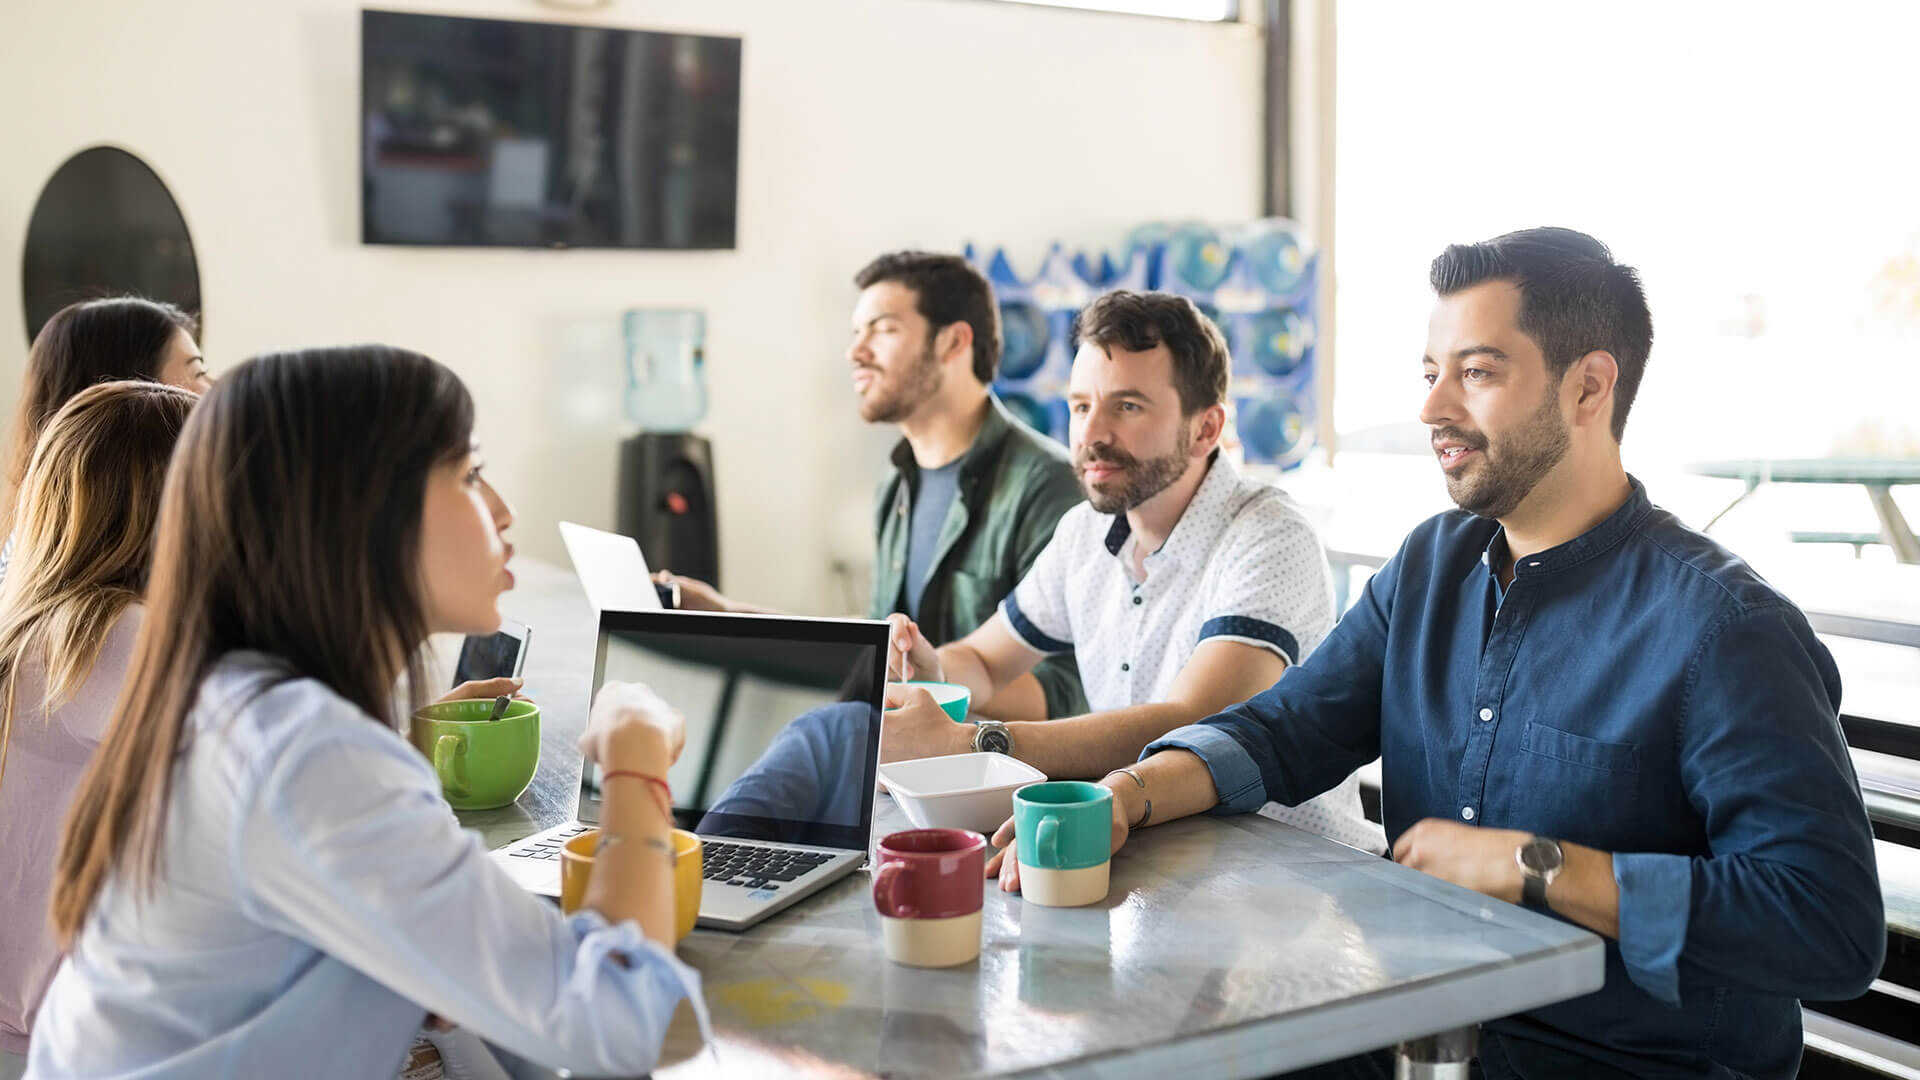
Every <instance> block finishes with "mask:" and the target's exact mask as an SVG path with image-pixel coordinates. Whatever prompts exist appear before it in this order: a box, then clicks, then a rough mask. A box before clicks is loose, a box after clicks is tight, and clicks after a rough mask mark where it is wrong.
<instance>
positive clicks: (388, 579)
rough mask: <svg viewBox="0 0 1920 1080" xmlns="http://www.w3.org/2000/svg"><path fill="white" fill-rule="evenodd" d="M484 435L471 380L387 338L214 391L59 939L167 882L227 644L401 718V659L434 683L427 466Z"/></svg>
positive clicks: (159, 544)
mask: <svg viewBox="0 0 1920 1080" xmlns="http://www.w3.org/2000/svg"><path fill="white" fill-rule="evenodd" d="M472 434H473V399H472V398H471V397H469V396H468V394H467V390H466V387H465V386H463V385H462V384H461V382H460V379H459V378H458V377H457V376H455V375H454V373H453V372H451V371H449V370H448V369H447V368H445V367H443V366H441V365H440V364H438V363H435V362H434V361H432V360H430V359H428V358H427V357H424V356H421V355H420V354H418V353H412V352H406V351H404V350H400V349H393V348H387V347H384V346H358V347H353V348H337V349H311V350H306V351H302V352H292V353H277V354H272V355H268V356H261V357H257V358H255V359H253V360H249V361H247V362H246V363H244V364H242V365H240V366H239V367H238V368H236V369H234V371H233V372H232V373H231V374H229V375H227V376H226V377H225V378H223V379H221V380H220V382H219V383H218V384H216V385H215V386H214V388H213V389H212V390H211V391H209V392H208V393H207V396H206V397H205V398H204V399H203V400H202V401H201V403H200V407H199V408H198V409H196V410H194V413H193V416H192V418H191V419H189V420H188V421H187V425H186V430H185V431H184V432H183V433H182V434H181V437H180V444H179V447H178V449H177V450H176V452H175V455H174V460H173V466H172V468H171V470H170V471H169V472H168V474H167V482H166V489H165V492H164V493H163V495H162V496H161V506H160V521H159V527H158V535H157V540H156V545H155V549H154V557H153V568H152V572H151V577H150V579H149V584H148V588H147V601H146V603H147V614H146V619H145V621H144V622H143V624H142V626H141V631H140V636H139V639H138V640H137V642H136V643H135V646H134V655H133V661H132V665H131V668H130V670H129V672H128V676H127V682H126V686H125V688H124V690H123V691H122V695H121V698H120V701H119V704H118V706H117V708H116V709H115V710H114V716H113V720H112V722H111V724H110V726H109V727H108V729H107V733H106V737H105V739H104V740H103V741H102V742H101V745H100V748H99V749H98V750H97V751H96V752H95V753H94V755H93V759H92V761H91V763H90V764H89V765H88V768H87V772H86V775H85V776H84V777H83V778H82V780H81V782H80V788H79V791H78V792H77V793H76V794H75V796H74V800H73V808H72V810H71V811H70V812H69V813H68V816H67V821H66V826H65V829H64V831H63V833H62V835H61V839H60V854H59V858H58V861H57V862H56V864H55V871H54V886H53V902H52V912H51V914H52V917H53V925H54V929H55V931H56V933H57V934H58V935H59V936H60V938H61V940H62V941H65V942H71V940H72V938H73V935H74V934H76V933H78V931H79V929H80V927H81V925H82V924H83V923H84V922H85V919H86V914H87V911H88V909H89V908H91V907H92V905H93V902H94V899H95V898H96V897H97V896H98V895H99V892H100V888H101V885H102V884H103V883H104V882H105V881H106V879H107V878H108V876H109V875H110V874H111V873H114V872H117V871H125V870H131V871H132V873H133V881H134V882H135V884H136V886H138V885H151V883H152V881H153V878H154V874H155V871H156V869H157V867H158V863H159V851H160V847H161V840H162V836H163V833H164V825H165V817H166V806H167V799H168V794H169V790H168V789H169V785H170V782H171V777H172V774H173V765H174V761H175V759H176V758H177V756H178V754H179V753H180V750H181V748H182V741H183V738H184V736H185V733H186V724H185V720H186V715H187V712H188V710H189V709H190V708H191V707H192V705H193V702H194V699H195V696H196V694H197V693H198V691H199V686H200V682H201V680H202V679H203V678H205V676H206V674H207V672H208V669H209V668H211V667H212V665H213V664H214V663H215V662H216V661H217V660H219V659H220V658H221V657H222V656H224V655H226V654H227V653H230V652H234V651H237V650H242V649H246V650H254V651H258V652H262V653H266V654H269V655H271V656H274V657H276V658H278V659H279V660H280V661H281V662H283V663H284V664H285V665H286V667H287V669H288V672H289V674H290V676H291V677H295V678H311V679H315V680H318V681H319V682H321V683H324V684H325V685H327V686H328V687H331V688H332V689H333V691H334V692H335V693H338V694H339V695H340V696H341V697H343V698H345V699H347V700H348V701H350V702H352V703H353V704H354V705H356V706H358V707H359V708H360V710H361V711H363V712H364V713H366V714H367V715H368V716H370V717H376V718H380V719H382V720H383V721H385V722H387V723H395V722H396V721H397V717H396V716H395V715H394V705H395V702H394V697H393V689H394V685H395V683H396V682H397V680H398V679H399V676H400V675H401V673H402V672H403V671H404V672H405V673H406V674H407V675H408V680H407V682H408V685H409V686H410V687H411V688H413V692H414V694H415V696H416V697H417V696H419V694H420V692H421V688H423V687H425V686H426V684H427V677H426V672H425V664H424V662H423V658H422V656H421V647H422V646H423V645H424V644H425V642H426V639H427V633H428V626H427V615H426V598H425V594H424V590H423V587H422V584H421V576H420V569H419V566H420V534H421V516H422V513H423V509H424V505H425V499H426V489H427V480H428V476H429V474H430V473H431V472H432V470H433V469H434V468H435V467H436V466H438V465H441V464H444V463H446V462H448V461H452V460H457V459H458V458H460V457H461V456H462V455H464V454H466V453H468V452H469V450H470V449H471V446H472Z"/></svg>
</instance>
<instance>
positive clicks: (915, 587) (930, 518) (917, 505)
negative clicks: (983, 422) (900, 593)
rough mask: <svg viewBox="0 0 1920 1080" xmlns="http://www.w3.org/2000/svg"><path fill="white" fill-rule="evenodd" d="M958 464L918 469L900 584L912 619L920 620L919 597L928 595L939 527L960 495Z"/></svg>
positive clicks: (938, 541) (937, 545)
mask: <svg viewBox="0 0 1920 1080" xmlns="http://www.w3.org/2000/svg"><path fill="white" fill-rule="evenodd" d="M961 460H964V458H959V459H955V460H954V461H952V462H949V463H948V464H946V465H942V466H940V467H939V468H937V469H921V470H920V482H919V490H918V491H915V492H914V493H913V518H912V520H911V521H910V522H909V524H908V531H907V579H906V581H904V582H902V583H901V584H902V587H903V588H904V589H905V591H906V594H907V614H908V615H909V616H910V617H912V618H915V619H918V618H919V617H920V597H921V596H923V595H925V594H926V591H927V577H928V573H929V571H931V570H932V569H933V556H934V553H935V552H937V551H939V550H940V527H941V526H943V525H945V524H946V523H947V510H948V509H949V508H951V507H952V506H953V498H954V496H955V495H958V494H959V493H960V462H961Z"/></svg>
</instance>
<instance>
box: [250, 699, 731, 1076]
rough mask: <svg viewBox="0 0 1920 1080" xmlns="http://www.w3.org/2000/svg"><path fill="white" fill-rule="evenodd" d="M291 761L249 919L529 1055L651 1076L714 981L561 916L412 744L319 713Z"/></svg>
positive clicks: (585, 919) (263, 814)
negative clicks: (526, 886)
mask: <svg viewBox="0 0 1920 1080" xmlns="http://www.w3.org/2000/svg"><path fill="white" fill-rule="evenodd" d="M300 726H301V727H303V728H307V729H311V733H309V734H302V735H299V736H296V737H295V738H294V739H293V740H292V741H291V745H288V746H285V747H283V748H282V749H281V751H280V752H279V753H278V754H277V755H276V756H275V758H274V759H273V761H272V763H271V765H270V766H269V767H268V768H267V770H266V773H265V775H264V776H263V777H262V778H261V781H260V784H259V788H258V793H257V794H255V795H253V796H252V797H251V802H252V805H251V806H250V807H248V808H247V810H246V812H245V813H244V814H242V815H241V817H240V824H239V826H238V828H237V830H236V834H235V836H234V838H233V840H232V851H231V861H232V866H233V873H234V875H235V878H236V880H238V881H240V882H241V883H242V886H243V888H242V893H243V897H244V899H243V904H244V907H245V910H246V911H247V914H248V916H249V917H250V918H253V919H255V920H256V921H258V922H260V923H261V924H262V925H264V926H267V927H270V928H273V929H276V930H279V931H280V932H282V933H286V934H288V935H290V936H293V937H296V938H299V939H301V940H304V941H306V942H308V943H309V944H311V945H312V946H314V947H315V948H317V949H319V950H321V951H323V952H326V953H327V954H329V955H331V956H333V957H335V958H336V959H338V960H340V961H341V962H343V963H345V964H348V965H350V966H352V967H354V968H356V969H358V970H359V971H361V972H362V973H364V974H365V975H367V976H368V977H369V978H372V979H374V980H375V981H377V982H379V983H381V984H383V985H385V986H386V987H388V988H389V989H391V990H393V991H394V992H395V993H398V994H400V995H402V996H404V997H406V998H407V999H408V1000H410V1001H413V1002H414V1003H416V1004H417V1005H419V1006H420V1007H422V1008H424V1009H427V1010H429V1011H431V1012H433V1013H436V1014H438V1015H440V1016H442V1017H445V1018H446V1019H448V1020H451V1021H453V1022H454V1023H457V1024H459V1025H461V1026H463V1027H466V1028H469V1029H471V1030H472V1031H474V1032H475V1033H476V1034H478V1035H480V1036H481V1037H482V1038H484V1039H486V1040H487V1041H488V1042H491V1043H495V1044H498V1045H500V1046H502V1047H504V1048H505V1049H507V1050H508V1051H511V1052H512V1053H514V1054H516V1055H519V1056H520V1057H523V1058H525V1059H527V1060H529V1061H533V1062H538V1063H540V1064H542V1065H546V1066H548V1067H550V1068H561V1069H569V1070H573V1071H575V1072H582V1073H589V1074H595V1075H603V1074H621V1075H627V1074H636V1073H645V1072H647V1071H648V1070H650V1069H651V1068H652V1067H653V1066H654V1064H655V1062H656V1060H657V1058H658V1056H659V1052H660V1046H661V1042H662V1040H663V1039H664V1037H665V1033H666V1028H667V1025H668V1023H669V1022H670V1021H671V1019H672V1017H673V1013H674V1010H675V1008H676V1007H677V1006H678V1004H679V1003H680V1001H681V1000H682V999H686V1000H688V1001H690V1002H691V1003H692V1006H693V1008H694V1010H695V1014H696V1017H697V1018H698V1020H699V1023H700V1026H701V1030H702V1031H703V1032H704V1031H706V1030H707V1016H706V1010H705V1005H704V1003H703V1002H702V1000H701V996H700V977H699V974H698V973H697V972H695V971H694V970H693V969H692V968H689V967H688V966H687V965H685V964H683V963H681V962H680V961H679V959H677V958H676V957H675V956H674V955H673V953H672V952H671V951H670V950H668V949H666V948H663V947H662V946H660V945H659V944H657V943H655V942H652V941H649V940H648V939H647V938H646V937H645V936H644V935H643V934H642V933H641V931H640V928H639V926H638V925H637V924H635V923H633V922H630V921H629V922H622V923H619V924H616V925H608V924H607V923H606V922H605V921H604V920H602V919H601V917H600V916H599V915H598V914H595V913H592V912H581V913H576V914H575V915H573V916H572V917H571V918H566V917H563V916H561V914H560V913H559V912H558V911H556V910H554V909H553V908H552V907H551V906H550V905H549V904H547V902H546V901H544V900H542V899H541V898H539V897H536V896H533V895H532V894H530V893H528V892H526V891H525V890H523V889H521V888H520V887H519V886H517V885H515V884H514V883H513V881H512V880H511V879H510V878H509V877H508V876H507V875H506V874H505V873H503V872H502V871H501V870H500V869H499V868H498V867H496V866H494V865H493V863H492V862H491V860H489V858H488V857H487V854H486V852H485V851H484V850H483V849H482V848H481V847H480V844H479V841H478V839H477V838H476V837H474V836H473V835H472V834H470V833H467V832H464V831H462V830H461V829H460V827H459V825H458V823H457V822H456V821H455V820H454V818H453V815H452V813H451V812H450V811H449V810H448V809H447V806H446V803H445V802H444V801H443V800H442V799H441V797H440V792H439V790H438V785H437V783H436V781H435V779H434V777H433V774H432V772H431V770H429V769H428V768H427V767H426V764H425V762H423V761H421V760H420V759H419V757H418V755H417V754H416V753H414V751H413V749H412V747H410V746H408V745H407V744H406V743H405V742H404V741H402V740H401V739H399V738H398V737H397V736H395V735H394V734H393V733H392V732H390V731H387V730H385V729H382V728H379V727H377V726H376V725H374V724H372V723H370V722H369V721H367V720H366V719H364V718H361V717H358V716H357V715H353V716H339V717H332V716H330V717H325V718H316V720H315V721H314V722H312V723H307V724H302V725H300Z"/></svg>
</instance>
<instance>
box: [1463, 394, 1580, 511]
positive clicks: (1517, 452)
mask: <svg viewBox="0 0 1920 1080" xmlns="http://www.w3.org/2000/svg"><path fill="white" fill-rule="evenodd" d="M1433 437H1434V438H1435V439H1441V438H1448V439H1454V440H1457V441H1459V442H1461V443H1463V444H1465V445H1466V446H1467V447H1469V448H1470V449H1473V450H1477V451H1479V452H1480V457H1481V460H1480V464H1479V465H1478V466H1477V467H1473V466H1470V467H1469V468H1468V469H1467V470H1466V471H1465V472H1462V473H1461V474H1459V475H1457V476H1456V475H1454V474H1452V473H1448V474H1446V477H1447V494H1448V495H1449V496H1451V497H1452V498H1453V501H1454V503H1455V504H1456V505H1458V506H1459V507H1460V509H1462V510H1465V511H1467V512H1468V513H1470V514H1476V515H1478V516H1480V517H1483V518H1502V517H1506V516H1507V515H1508V514H1511V513H1513V512H1514V510H1516V509H1518V508H1519V506H1520V503H1521V502H1522V501H1524V500H1525V499H1526V497H1527V496H1528V495H1530V494H1532V493H1533V489H1534V486H1535V485H1536V484H1538V483H1540V480H1541V478H1542V477H1544V476H1546V475H1547V473H1548V472H1549V471H1551V470H1552V469H1553V467H1554V466H1555V465H1558V464H1559V463H1560V459H1561V458H1563V457H1566V456H1567V448H1568V446H1569V445H1571V440H1570V439H1569V437H1568V434H1567V424H1566V421H1564V420H1562V419H1561V418H1560V397H1559V395H1558V394H1556V393H1555V392H1553V391H1552V390H1548V391H1547V398H1546V400H1545V401H1544V402H1542V403H1541V405H1540V409H1539V410H1538V411H1537V412H1535V413H1534V414H1533V416H1531V417H1529V418H1528V420H1527V423H1526V426H1525V427H1522V428H1521V429H1520V430H1518V431H1515V432H1513V433H1512V434H1510V435H1505V436H1502V437H1501V439H1500V441H1499V444H1498V445H1497V446H1492V447H1489V445H1488V440H1487V438H1486V437H1485V436H1483V435H1470V434H1468V433H1467V432H1466V431H1463V430H1461V429H1460V428H1452V427H1449V428H1439V429H1437V430H1435V431H1434V433H1433Z"/></svg>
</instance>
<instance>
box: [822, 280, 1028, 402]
mask: <svg viewBox="0 0 1920 1080" xmlns="http://www.w3.org/2000/svg"><path fill="white" fill-rule="evenodd" d="M885 281H891V282H895V283H897V284H900V285H904V286H906V287H907V288H909V289H912V290H913V295H914V306H915V307H916V308H917V309H918V310H919V312H920V316H921V318H924V319H926V320H927V325H928V327H929V328H930V329H931V332H932V333H935V334H937V333H939V332H940V331H942V330H944V329H946V328H947V327H949V326H952V325H953V324H954V323H961V322H963V323H966V324H967V325H968V326H970V327H972V328H973V377H974V378H976V379H979V380H980V381H981V382H983V383H991V382H993V376H994V372H996V371H998V370H999V369H1000V305H999V304H996V303H994V300H993V286H992V285H990V284H988V283H987V279H986V277H985V276H984V275H982V274H981V273H980V271H978V270H975V269H974V268H973V266H972V264H970V263H968V262H967V260H965V259H963V258H961V257H960V256H958V255H939V254H935V253H934V252H930V251H895V252H891V253H889V254H886V255H882V256H880V257H879V258H877V259H875V260H873V261H872V262H870V263H868V264H867V265H866V266H865V267H863V268H861V270H860V272H859V273H858V274H855V275H854V276H853V283H854V284H855V285H857V286H859V287H860V288H862V289H867V288H871V287H873V286H875V285H878V284H880V283H881V282H885Z"/></svg>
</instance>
